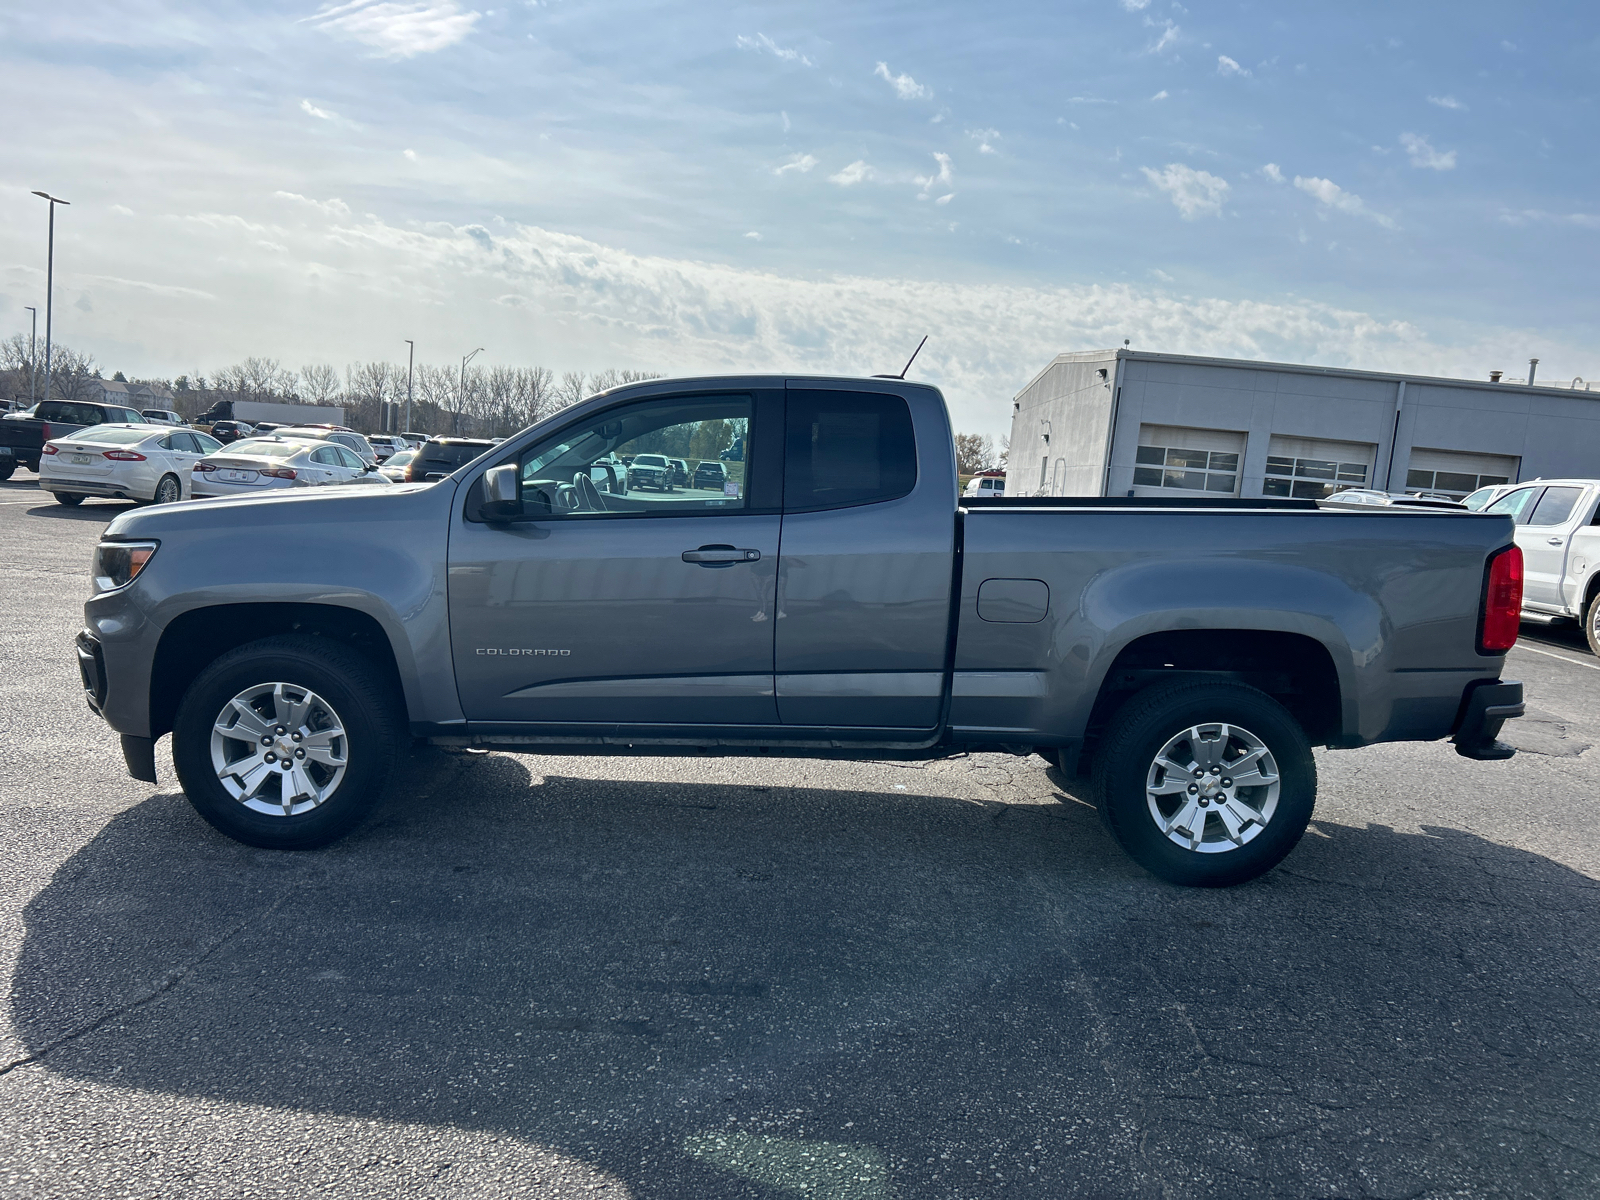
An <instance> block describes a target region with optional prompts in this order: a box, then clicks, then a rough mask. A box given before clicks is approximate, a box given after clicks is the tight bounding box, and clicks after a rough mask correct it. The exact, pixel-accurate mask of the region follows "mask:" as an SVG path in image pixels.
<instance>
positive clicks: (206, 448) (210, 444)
mask: <svg viewBox="0 0 1600 1200" xmlns="http://www.w3.org/2000/svg"><path fill="white" fill-rule="evenodd" d="M189 436H190V437H192V438H194V440H195V442H196V444H197V445H199V447H200V453H201V454H215V453H216V452H217V451H218V450H221V449H222V443H221V442H219V441H217V439H216V438H214V437H212V436H211V435H210V434H207V433H201V432H200V431H199V430H196V431H195V432H194V433H191V434H190V435H189Z"/></svg>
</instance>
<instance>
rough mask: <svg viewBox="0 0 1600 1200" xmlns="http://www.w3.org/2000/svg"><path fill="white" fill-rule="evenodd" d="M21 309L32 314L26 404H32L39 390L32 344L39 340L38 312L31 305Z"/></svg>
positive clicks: (37, 365) (36, 359)
mask: <svg viewBox="0 0 1600 1200" xmlns="http://www.w3.org/2000/svg"><path fill="white" fill-rule="evenodd" d="M23 307H24V308H26V309H27V310H28V311H29V312H31V313H32V314H33V328H32V329H30V330H29V331H28V403H29V404H32V403H34V402H35V400H36V399H37V396H36V395H35V393H37V392H38V390H39V360H38V358H36V357H35V356H34V350H33V344H34V342H36V341H38V340H39V310H38V309H37V308H35V307H34V306H33V305H31V304H25V305H23Z"/></svg>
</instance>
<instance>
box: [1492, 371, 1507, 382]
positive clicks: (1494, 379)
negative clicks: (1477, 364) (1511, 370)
mask: <svg viewBox="0 0 1600 1200" xmlns="http://www.w3.org/2000/svg"><path fill="white" fill-rule="evenodd" d="M1504 374H1505V372H1504V371H1490V372H1489V382H1490V383H1499V382H1500V376H1502V375H1504Z"/></svg>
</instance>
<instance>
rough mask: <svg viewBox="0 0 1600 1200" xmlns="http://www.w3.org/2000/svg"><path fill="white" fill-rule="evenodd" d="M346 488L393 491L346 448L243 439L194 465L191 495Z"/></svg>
mask: <svg viewBox="0 0 1600 1200" xmlns="http://www.w3.org/2000/svg"><path fill="white" fill-rule="evenodd" d="M347 483H348V484H359V483H365V484H381V485H382V486H384V487H389V486H390V484H391V481H390V480H388V479H385V478H384V477H383V476H382V475H380V474H378V468H377V466H376V465H374V464H371V463H365V462H362V461H361V460H360V459H359V458H357V457H356V453H355V451H354V450H351V449H350V448H349V447H347V446H341V445H339V444H337V443H335V442H323V441H317V440H315V439H311V438H286V437H279V436H278V435H276V434H273V435H272V436H270V437H264V438H244V439H243V440H241V441H237V442H234V443H233V444H232V445H231V446H225V447H223V448H222V450H220V451H219V452H217V453H215V454H210V455H207V456H206V457H205V458H203V459H201V460H200V461H199V462H197V463H195V465H194V473H193V484H192V486H191V489H190V492H191V495H193V496H194V497H195V498H196V499H199V498H202V497H212V496H250V495H259V494H261V493H262V492H265V491H270V490H272V489H275V488H303V487H325V486H336V485H339V484H347Z"/></svg>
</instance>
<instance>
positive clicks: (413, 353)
mask: <svg viewBox="0 0 1600 1200" xmlns="http://www.w3.org/2000/svg"><path fill="white" fill-rule="evenodd" d="M405 341H406V345H407V346H409V347H411V349H409V350H407V351H406V427H405V428H404V429H402V430H401V431H400V432H401V433H410V432H411V373H412V368H413V367H415V366H416V362H417V344H416V343H415V342H413V341H412V340H411V339H410V338H406V340H405Z"/></svg>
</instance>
